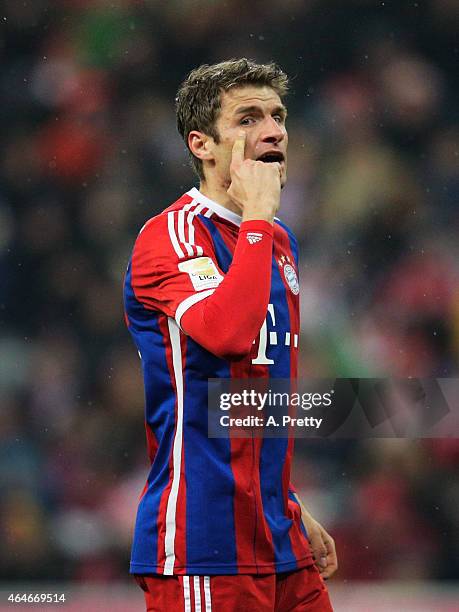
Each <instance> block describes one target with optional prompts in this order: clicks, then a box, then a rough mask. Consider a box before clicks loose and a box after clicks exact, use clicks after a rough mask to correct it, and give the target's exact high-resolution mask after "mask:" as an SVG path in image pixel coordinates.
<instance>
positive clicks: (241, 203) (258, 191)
mask: <svg viewBox="0 0 459 612" xmlns="http://www.w3.org/2000/svg"><path fill="white" fill-rule="evenodd" d="M244 152H245V132H240V134H239V135H238V137H237V138H236V140H235V141H234V144H233V150H232V155H231V165H230V174H231V185H230V186H229V188H228V195H229V196H230V198H231V199H232V200H233V202H234V203H235V204H236V205H237V206H238V207H239V208H240V209H241V211H242V220H243V221H248V220H250V219H262V220H265V221H269V222H270V223H272V222H273V219H274V215H275V214H276V212H277V210H278V208H279V203H280V191H281V165H280V163H278V162H271V163H265V162H262V161H255V160H253V159H245V156H244Z"/></svg>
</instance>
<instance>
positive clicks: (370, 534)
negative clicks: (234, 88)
mask: <svg viewBox="0 0 459 612" xmlns="http://www.w3.org/2000/svg"><path fill="white" fill-rule="evenodd" d="M0 6H1V9H0V59H1V67H2V70H1V72H0V96H1V115H0V142H1V149H0V540H1V542H2V546H0V579H1V580H3V581H5V582H11V581H15V580H56V579H57V580H60V579H62V580H78V581H96V580H97V581H104V580H105V581H110V580H126V579H127V572H128V560H129V548H130V541H131V534H132V527H133V521H134V515H135V509H136V504H137V499H138V496H139V494H140V491H141V489H142V487H143V484H144V481H145V478H146V475H147V472H148V460H147V453H146V444H145V432H144V427H143V387H142V381H141V375H140V366H139V361H138V356H137V353H136V351H135V349H134V346H133V344H132V342H131V340H130V337H129V335H128V332H127V330H126V329H125V325H124V320H123V307H122V282H123V275H124V271H125V267H126V264H127V261H128V259H129V255H130V250H131V248H132V245H133V242H134V240H135V237H136V234H137V232H138V230H139V229H140V227H141V226H142V225H143V223H144V222H145V220H146V219H148V218H149V217H151V216H152V215H154V214H156V213H157V212H159V211H160V210H162V209H163V208H165V207H166V206H167V205H169V204H170V203H171V202H173V201H174V200H175V199H177V197H178V196H179V195H181V194H182V193H183V192H184V191H187V190H188V189H189V188H191V187H192V186H193V185H194V184H196V179H195V177H194V176H193V174H192V171H191V169H190V166H189V163H188V158H187V153H186V150H185V146H184V144H183V142H181V140H180V137H179V135H178V133H177V131H176V128H175V114H174V97H175V92H176V90H177V87H178V85H179V83H180V82H181V80H182V79H183V78H184V77H185V76H186V74H187V72H188V71H189V70H190V69H192V68H193V67H195V66H197V65H199V64H200V63H212V62H214V61H220V60H223V59H228V58H230V57H241V56H245V57H249V58H252V59H255V60H258V61H269V60H272V59H274V60H275V61H276V62H278V63H279V64H280V65H281V67H282V68H283V69H284V70H285V71H286V72H287V73H288V74H289V75H290V76H291V79H292V93H291V95H290V96H289V98H288V100H287V103H288V106H289V113H290V114H289V119H288V129H289V135H290V150H289V181H288V184H287V186H286V188H285V189H284V192H283V200H282V201H283V204H282V208H281V211H280V215H279V216H280V217H281V218H282V219H283V220H284V221H286V222H287V223H288V224H290V225H291V226H292V227H293V228H294V229H295V231H296V234H297V236H298V238H299V240H300V243H301V257H302V265H301V271H300V273H301V297H302V340H301V374H302V375H303V376H315V377H320V376H356V377H358V376H361V377H363V376H389V375H390V376H396V377H402V376H424V377H429V376H434V377H455V376H458V357H459V285H458V276H459V258H458V251H459V243H458V240H457V236H458V231H459V207H458V202H459V113H458V110H459V100H458V97H459V96H458V94H459V82H458V81H459V70H458V55H459V48H458V43H457V38H456V36H457V31H458V28H459V4H458V2H457V1H455V0H427V1H424V2H412V1H411V0H410V1H407V2H380V1H378V2H376V1H372V0H366V1H365V0H348V1H347V2H339V1H334V0H328V1H324V0H305V1H300V0H283V1H282V2H279V1H276V0H264V1H263V2H245V1H243V0H227V1H225V2H223V1H219V0H213V1H210V0H207V1H206V0H203V1H200V2H196V1H192V0H180V1H178V0H169V1H167V2H160V1H157V0H156V1H155V0H151V1H145V2H144V1H140V0H93V1H90V0H61V1H60V2H52V1H47V0H24V1H21V2H18V1H17V0H4V1H3V2H2V3H1V5H0ZM458 466H459V443H458V442H457V441H456V440H454V439H443V440H418V441H407V440H379V441H378V440H367V441H359V442H356V441H347V440H297V441H296V463H295V469H294V477H293V482H294V483H295V484H296V486H297V488H298V489H299V491H300V494H301V496H302V498H303V501H304V503H305V504H306V506H307V507H309V508H310V509H311V511H312V512H313V513H314V514H315V515H316V517H317V518H318V519H319V520H320V521H321V522H322V523H323V524H324V525H325V526H326V528H327V529H328V530H329V531H330V532H331V533H332V534H333V536H334V537H335V539H336V542H337V546H338V551H339V556H340V572H339V576H338V578H337V580H338V581H350V580H376V579H378V580H382V579H402V580H405V579H406V580H408V579H417V578H419V579H434V580H435V579H453V578H458V576H459V481H458V477H457V475H458Z"/></svg>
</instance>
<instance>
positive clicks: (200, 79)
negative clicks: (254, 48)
mask: <svg viewBox="0 0 459 612" xmlns="http://www.w3.org/2000/svg"><path fill="white" fill-rule="evenodd" d="M244 85H259V86H260V87H263V86H268V87H272V88H273V89H274V91H275V92H276V93H277V94H278V95H279V97H280V98H281V99H283V98H284V97H285V95H286V94H287V93H288V77H287V75H286V74H285V73H284V72H282V70H281V69H280V68H279V66H277V65H276V64H275V63H273V62H271V63H270V64H257V63H255V62H253V61H251V60H248V59H245V58H242V59H230V60H228V61H226V62H221V63H219V64H212V65H211V66H209V65H208V64H203V65H202V66H199V68H196V69H195V70H192V71H191V72H190V74H189V75H188V76H187V77H186V79H185V80H184V81H183V83H182V84H181V85H180V87H179V89H178V91H177V97H176V99H175V102H176V112H177V128H178V131H179V132H180V134H181V136H182V138H183V140H184V141H185V144H186V146H187V147H188V134H189V133H190V132H191V131H192V130H198V131H200V132H204V134H207V135H208V136H211V137H212V138H213V139H214V140H215V142H217V143H218V142H219V134H218V131H217V129H216V127H215V123H216V121H217V118H218V113H219V111H220V105H221V93H222V92H223V91H228V90H229V89H230V88H232V87H242V86H244ZM188 150H189V147H188ZM190 155H191V163H192V166H193V168H194V170H195V171H196V173H197V175H198V176H199V178H200V179H204V170H203V164H202V161H201V160H200V159H198V158H197V157H195V156H194V155H193V154H192V153H191V151H190Z"/></svg>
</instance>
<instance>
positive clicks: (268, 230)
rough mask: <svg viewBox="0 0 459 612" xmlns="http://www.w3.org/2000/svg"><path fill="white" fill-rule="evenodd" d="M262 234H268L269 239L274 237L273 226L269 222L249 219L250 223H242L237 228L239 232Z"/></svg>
mask: <svg viewBox="0 0 459 612" xmlns="http://www.w3.org/2000/svg"><path fill="white" fill-rule="evenodd" d="M253 231H256V232H264V233H265V234H269V235H270V236H271V237H272V236H274V225H272V224H271V223H270V222H269V221H264V220H262V219H251V220H250V221H243V222H242V223H241V226H240V228H239V232H253Z"/></svg>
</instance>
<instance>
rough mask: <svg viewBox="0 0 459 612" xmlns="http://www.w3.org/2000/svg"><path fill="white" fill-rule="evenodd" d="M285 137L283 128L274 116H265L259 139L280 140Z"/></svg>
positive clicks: (275, 141)
mask: <svg viewBox="0 0 459 612" xmlns="http://www.w3.org/2000/svg"><path fill="white" fill-rule="evenodd" d="M284 138H285V128H284V127H283V126H282V125H279V123H277V121H276V120H275V119H274V117H266V119H265V121H264V122H263V131H262V134H261V140H262V141H263V142H273V143H278V142H281V140H283V139H284Z"/></svg>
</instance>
